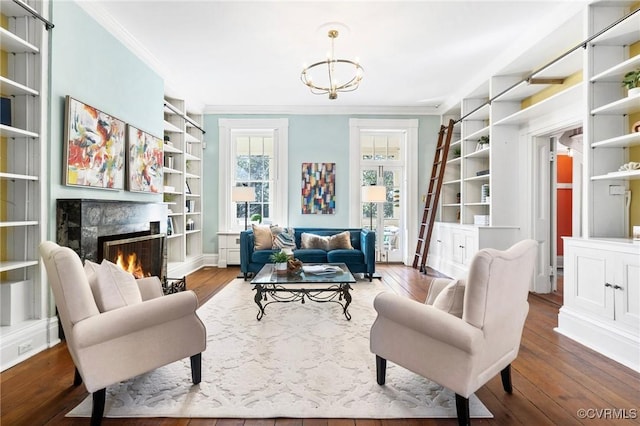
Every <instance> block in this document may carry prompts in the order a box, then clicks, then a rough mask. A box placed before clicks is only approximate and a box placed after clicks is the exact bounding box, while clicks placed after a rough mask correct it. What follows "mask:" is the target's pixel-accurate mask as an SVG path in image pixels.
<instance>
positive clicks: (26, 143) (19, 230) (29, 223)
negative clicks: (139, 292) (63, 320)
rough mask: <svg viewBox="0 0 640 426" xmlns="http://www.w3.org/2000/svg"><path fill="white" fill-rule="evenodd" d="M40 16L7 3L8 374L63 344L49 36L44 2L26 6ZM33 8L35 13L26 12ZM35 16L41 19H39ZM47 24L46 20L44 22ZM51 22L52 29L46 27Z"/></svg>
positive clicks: (3, 322)
mask: <svg viewBox="0 0 640 426" xmlns="http://www.w3.org/2000/svg"><path fill="white" fill-rule="evenodd" d="M22 4H25V5H31V6H30V7H32V8H33V11H34V13H31V11H30V10H27V9H25V8H23V7H21V6H20V5H19V4H18V3H16V2H9V1H3V2H2V8H1V9H0V13H1V14H2V15H3V16H2V21H3V26H2V27H0V50H1V51H2V57H1V58H0V61H3V62H5V61H6V63H5V64H3V67H2V69H3V71H2V74H0V93H1V94H2V97H3V106H2V108H3V115H4V113H5V112H6V110H4V109H5V108H7V104H6V103H4V102H8V105H9V109H10V114H9V121H8V122H3V123H1V124H0V139H1V140H0V157H2V158H3V161H2V162H0V164H1V166H0V198H1V201H2V208H0V274H1V276H0V303H1V307H0V342H1V347H0V355H1V358H0V359H1V368H2V370H4V369H6V368H8V367H10V366H12V365H14V364H16V363H17V362H20V361H21V360H23V359H25V358H27V357H29V356H31V355H33V354H35V353H37V352H39V351H40V350H42V349H44V348H46V347H48V346H49V345H51V344H53V343H55V342H57V341H58V337H57V333H56V329H57V320H56V319H55V315H54V311H53V309H52V307H51V306H50V304H49V303H48V301H49V297H48V294H49V288H48V286H47V283H46V279H45V274H44V273H43V270H42V265H41V262H40V256H39V253H38V246H39V244H40V242H41V241H42V240H44V239H45V237H46V227H47V226H46V222H47V214H48V204H47V202H46V179H43V177H45V176H47V165H46V155H47V145H48V144H47V141H46V138H45V136H43V135H45V134H46V129H47V121H46V120H47V117H48V112H47V111H48V110H47V108H48V99H47V98H46V93H47V92H48V91H47V82H48V75H49V71H48V31H47V29H46V26H45V24H44V23H43V22H44V21H41V20H40V19H38V17H37V16H39V17H43V18H44V17H45V16H46V14H47V13H48V4H47V2H46V1H37V2H35V1H27V2H24V3H22ZM27 7H29V6H27ZM36 15H37V16H36ZM45 19H46V18H45ZM47 22H48V21H47Z"/></svg>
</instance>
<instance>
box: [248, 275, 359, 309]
mask: <svg viewBox="0 0 640 426" xmlns="http://www.w3.org/2000/svg"><path fill="white" fill-rule="evenodd" d="M323 265H332V266H337V267H338V268H340V271H339V272H337V273H334V274H329V275H322V274H307V273H305V272H301V273H299V274H297V275H293V276H292V275H279V274H277V273H276V272H275V270H274V265H273V263H267V264H265V265H264V266H263V267H262V269H261V270H260V272H258V274H257V275H256V276H255V278H254V279H253V280H251V284H253V285H254V288H253V289H254V290H255V291H256V295H255V297H254V301H255V302H256V304H257V305H258V308H259V311H258V315H257V316H256V318H257V319H258V321H260V319H262V317H263V316H264V309H265V308H266V307H267V305H270V304H272V303H290V302H298V301H299V302H301V303H305V300H310V301H312V302H319V303H327V302H332V303H337V304H339V305H340V306H342V312H343V313H344V316H345V317H346V318H347V320H350V319H351V314H349V310H348V308H349V304H350V303H351V294H350V293H349V290H351V289H352V287H351V285H350V284H353V283H355V282H356V280H355V278H354V277H353V275H351V272H350V271H349V268H347V266H346V265H345V264H344V263H326V264H323ZM305 266H309V264H305ZM263 302H264V303H263Z"/></svg>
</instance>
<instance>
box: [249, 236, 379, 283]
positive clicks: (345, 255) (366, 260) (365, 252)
mask: <svg viewBox="0 0 640 426" xmlns="http://www.w3.org/2000/svg"><path fill="white" fill-rule="evenodd" d="M344 231H349V234H350V237H351V245H352V246H353V249H350V250H349V249H338V250H331V251H324V250H321V249H303V248H300V247H302V244H301V238H302V234H303V233H309V234H315V235H320V236H331V235H335V234H339V233H341V232H344ZM294 234H295V241H296V248H295V249H293V255H294V257H295V258H296V259H300V260H301V261H302V262H304V263H344V264H345V265H347V267H348V268H349V271H351V273H352V274H358V273H362V274H364V275H365V276H366V277H368V278H369V281H371V279H372V278H373V274H374V273H375V271H376V254H375V248H376V233H375V231H370V230H367V229H360V228H346V229H345V228H295V229H294ZM254 246H255V239H254V235H253V230H252V229H248V230H246V231H243V232H241V233H240V271H241V272H242V274H243V276H244V279H245V280H247V278H248V277H249V276H250V275H252V274H256V273H257V272H258V271H260V269H262V267H263V266H264V265H265V264H266V263H270V262H271V261H270V260H269V257H270V256H271V254H272V253H274V252H276V251H279V250H280V249H269V250H254Z"/></svg>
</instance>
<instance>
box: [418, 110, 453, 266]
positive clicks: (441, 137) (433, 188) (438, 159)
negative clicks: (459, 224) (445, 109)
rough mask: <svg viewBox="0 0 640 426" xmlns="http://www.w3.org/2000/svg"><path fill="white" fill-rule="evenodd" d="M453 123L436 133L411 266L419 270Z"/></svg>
mask: <svg viewBox="0 0 640 426" xmlns="http://www.w3.org/2000/svg"><path fill="white" fill-rule="evenodd" d="M454 124H455V121H453V120H449V125H448V126H446V127H445V125H444V124H443V125H441V126H440V132H439V133H438V145H437V146H436V152H435V155H434V157H433V168H432V169H431V179H430V180H429V189H428V191H427V197H426V200H425V203H424V211H423V212H422V221H421V222H420V231H419V234H418V244H417V245H416V254H415V256H414V258H413V268H414V269H420V271H421V272H426V269H425V264H426V263H427V252H428V251H429V244H430V243H431V233H432V231H433V222H435V219H436V210H437V207H438V200H439V199H440V189H441V188H442V178H443V176H444V168H445V166H446V164H447V156H448V155H449V145H450V144H451V136H452V134H453V126H454Z"/></svg>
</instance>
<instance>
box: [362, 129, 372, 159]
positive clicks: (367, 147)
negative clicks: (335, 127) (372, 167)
mask: <svg viewBox="0 0 640 426" xmlns="http://www.w3.org/2000/svg"><path fill="white" fill-rule="evenodd" d="M360 143H361V145H362V147H361V152H362V159H363V160H371V159H372V158H373V137H372V136H371V135H363V136H362V139H361V141H360Z"/></svg>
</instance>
